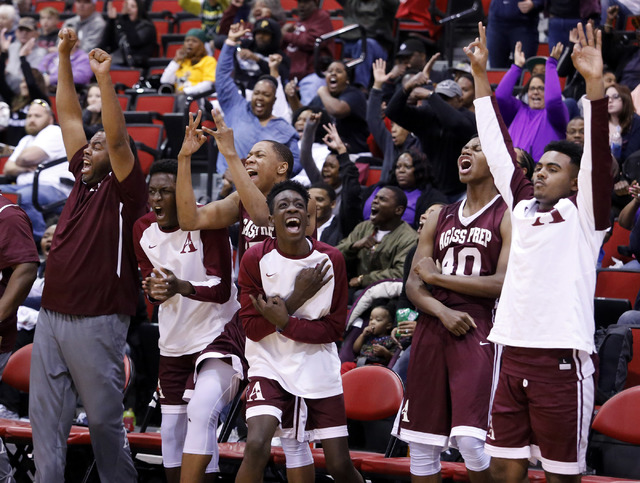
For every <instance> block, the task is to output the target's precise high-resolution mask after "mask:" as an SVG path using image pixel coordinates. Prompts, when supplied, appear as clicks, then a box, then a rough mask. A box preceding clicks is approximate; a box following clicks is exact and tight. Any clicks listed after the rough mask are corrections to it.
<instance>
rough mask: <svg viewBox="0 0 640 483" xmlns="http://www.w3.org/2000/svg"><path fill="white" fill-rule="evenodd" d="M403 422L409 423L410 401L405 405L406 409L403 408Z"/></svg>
mask: <svg viewBox="0 0 640 483" xmlns="http://www.w3.org/2000/svg"><path fill="white" fill-rule="evenodd" d="M402 421H403V422H405V423H408V422H409V401H408V400H407V402H406V403H404V407H403V408H402Z"/></svg>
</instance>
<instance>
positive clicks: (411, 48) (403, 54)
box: [382, 39, 427, 102]
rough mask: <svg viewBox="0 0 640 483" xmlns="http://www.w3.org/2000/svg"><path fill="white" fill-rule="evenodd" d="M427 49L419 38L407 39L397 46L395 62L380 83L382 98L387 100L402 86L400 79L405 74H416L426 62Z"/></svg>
mask: <svg viewBox="0 0 640 483" xmlns="http://www.w3.org/2000/svg"><path fill="white" fill-rule="evenodd" d="M426 52H427V50H426V48H425V45H424V42H422V40H419V39H407V40H406V41H404V42H403V43H401V44H400V47H398V51H397V52H396V55H395V58H394V59H395V63H394V66H393V68H392V69H391V71H390V72H389V74H388V76H387V80H386V81H385V82H384V83H383V85H382V99H383V100H384V101H385V102H388V101H389V99H391V96H393V94H394V93H395V92H396V90H397V89H400V88H401V87H402V79H403V78H404V76H405V75H407V74H411V75H413V74H416V73H417V72H420V71H421V70H422V69H424V66H425V64H426V63H427V53H426Z"/></svg>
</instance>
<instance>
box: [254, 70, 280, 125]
mask: <svg viewBox="0 0 640 483" xmlns="http://www.w3.org/2000/svg"><path fill="white" fill-rule="evenodd" d="M275 102H276V88H275V86H274V85H273V84H272V83H271V82H269V81H267V80H261V81H259V82H257V83H256V85H255V86H254V88H253V94H252V95H251V112H253V115H254V116H256V117H257V118H258V119H259V120H261V121H263V120H266V119H269V118H270V117H271V113H272V112H273V104H274V103H275Z"/></svg>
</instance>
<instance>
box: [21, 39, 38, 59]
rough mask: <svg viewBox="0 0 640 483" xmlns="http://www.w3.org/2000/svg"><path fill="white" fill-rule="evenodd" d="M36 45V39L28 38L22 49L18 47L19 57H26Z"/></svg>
mask: <svg viewBox="0 0 640 483" xmlns="http://www.w3.org/2000/svg"><path fill="white" fill-rule="evenodd" d="M34 45H36V38H35V37H33V38H30V39H29V40H27V41H26V42H25V43H24V45H23V46H22V47H20V54H19V55H20V57H26V56H28V55H29V54H30V53H31V51H32V50H33V46H34Z"/></svg>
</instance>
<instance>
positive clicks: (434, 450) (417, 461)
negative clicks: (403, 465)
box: [409, 442, 443, 476]
mask: <svg viewBox="0 0 640 483" xmlns="http://www.w3.org/2000/svg"><path fill="white" fill-rule="evenodd" d="M442 449H443V448H442V446H433V445H430V444H424V443H414V442H411V443H409V453H410V455H411V474H412V475H414V476H431V475H435V474H437V473H439V472H440V469H441V465H440V453H442Z"/></svg>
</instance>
